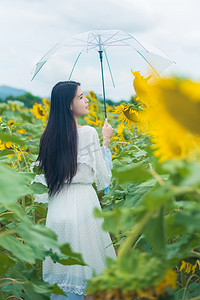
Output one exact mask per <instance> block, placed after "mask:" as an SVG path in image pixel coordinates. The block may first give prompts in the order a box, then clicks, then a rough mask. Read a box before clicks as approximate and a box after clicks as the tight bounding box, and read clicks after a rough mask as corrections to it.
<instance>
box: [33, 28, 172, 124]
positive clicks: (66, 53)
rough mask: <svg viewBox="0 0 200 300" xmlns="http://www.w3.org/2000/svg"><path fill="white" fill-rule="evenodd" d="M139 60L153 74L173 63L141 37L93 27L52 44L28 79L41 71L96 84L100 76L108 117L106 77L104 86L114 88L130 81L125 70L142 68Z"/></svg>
mask: <svg viewBox="0 0 200 300" xmlns="http://www.w3.org/2000/svg"><path fill="white" fill-rule="evenodd" d="M98 57H99V61H100V68H101V76H98V75H100V74H99V70H98V68H97V65H95V63H98V59H97V58H98ZM103 60H104V61H105V67H103ZM140 61H143V62H144V63H145V64H147V65H148V67H149V68H150V69H151V70H152V72H153V73H154V74H155V75H156V76H159V74H160V73H161V72H163V71H164V70H165V69H166V68H167V67H169V66H170V65H171V64H173V63H175V61H173V60H172V59H170V58H169V57H168V56H166V55H165V54H164V53H162V52H161V51H160V50H159V49H158V48H156V47H155V46H153V45H151V44H149V43H147V42H146V41H142V40H141V38H140V39H139V38H136V37H135V36H134V35H133V34H131V33H128V32H124V31H121V30H92V31H88V32H85V33H82V34H79V35H75V36H68V37H67V38H65V39H64V40H62V41H60V42H58V43H57V44H56V45H55V46H53V47H52V48H51V49H50V50H49V51H48V52H47V53H46V54H45V55H44V56H43V57H42V58H41V59H40V60H39V61H38V62H37V63H36V66H35V68H34V72H33V74H32V79H31V80H33V79H34V78H35V77H36V76H37V77H38V73H40V74H41V73H42V71H44V72H43V74H42V76H41V78H42V79H43V80H44V79H45V80H47V81H51V80H52V79H53V80H55V81H58V80H72V79H73V80H77V78H79V79H80V81H81V82H82V81H83V79H84V80H86V81H87V80H88V78H90V79H92V80H93V84H92V85H93V86H95V82H96V83H97V81H99V79H100V78H101V85H102V88H103V98H104V109H105V118H106V119H107V113H106V100H105V79H106V87H108V86H110V83H111V84H112V86H113V87H115V84H116V82H117V83H118V84H119V83H120V82H121V83H122V82H123V81H124V82H127V81H129V79H128V78H127V76H126V75H127V73H129V72H130V69H131V68H133V67H132V66H134V67H136V66H137V68H141V66H140V65H137V63H138V62H140ZM44 65H45V67H44ZM47 65H49V68H48V67H47ZM41 69H42V71H41ZM45 69H46V71H45ZM104 69H105V70H104ZM133 69H134V68H133ZM104 71H105V74H104ZM77 72H78V73H77ZM98 77H99V78H98ZM104 77H105V79H104ZM96 86H97V84H96Z"/></svg>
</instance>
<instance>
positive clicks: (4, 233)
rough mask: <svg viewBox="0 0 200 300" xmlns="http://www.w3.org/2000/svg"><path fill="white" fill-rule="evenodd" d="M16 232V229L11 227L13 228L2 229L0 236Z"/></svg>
mask: <svg viewBox="0 0 200 300" xmlns="http://www.w3.org/2000/svg"><path fill="white" fill-rule="evenodd" d="M14 233H17V230H15V229H13V230H8V231H2V232H0V237H2V236H4V235H8V234H14Z"/></svg>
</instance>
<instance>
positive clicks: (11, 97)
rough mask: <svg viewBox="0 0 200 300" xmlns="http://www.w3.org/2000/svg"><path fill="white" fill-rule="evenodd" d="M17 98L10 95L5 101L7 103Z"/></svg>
mask: <svg viewBox="0 0 200 300" xmlns="http://www.w3.org/2000/svg"><path fill="white" fill-rule="evenodd" d="M15 99H16V97H14V96H12V95H8V96H6V97H5V99H4V101H5V102H6V101H7V100H15Z"/></svg>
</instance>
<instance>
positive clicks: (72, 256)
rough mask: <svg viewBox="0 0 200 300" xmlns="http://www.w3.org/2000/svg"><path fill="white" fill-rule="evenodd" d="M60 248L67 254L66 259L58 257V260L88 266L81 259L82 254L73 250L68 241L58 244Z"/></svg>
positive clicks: (65, 263) (67, 263)
mask: <svg viewBox="0 0 200 300" xmlns="http://www.w3.org/2000/svg"><path fill="white" fill-rule="evenodd" d="M60 250H61V252H62V253H63V254H65V255H66V256H68V258H66V259H64V258H63V259H59V260H58V262H59V263H61V264H64V265H74V264H78V265H82V266H88V264H86V263H85V262H84V260H83V257H82V254H80V253H76V252H73V251H72V249H71V246H70V244H69V243H64V244H62V245H61V246H60Z"/></svg>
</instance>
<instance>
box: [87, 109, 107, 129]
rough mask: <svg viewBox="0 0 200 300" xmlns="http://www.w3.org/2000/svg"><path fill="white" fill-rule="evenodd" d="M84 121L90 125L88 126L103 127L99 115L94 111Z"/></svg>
mask: <svg viewBox="0 0 200 300" xmlns="http://www.w3.org/2000/svg"><path fill="white" fill-rule="evenodd" d="M84 120H85V121H86V122H87V123H88V124H92V125H95V126H99V125H101V126H103V122H102V121H101V120H99V118H98V116H97V114H96V113H95V112H94V111H89V114H88V115H87V117H85V118H84Z"/></svg>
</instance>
